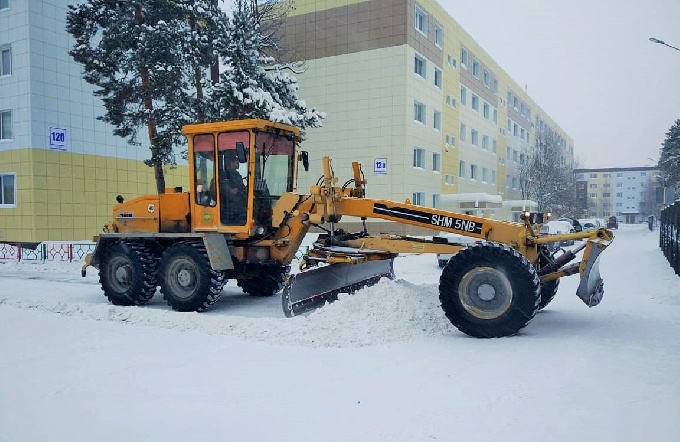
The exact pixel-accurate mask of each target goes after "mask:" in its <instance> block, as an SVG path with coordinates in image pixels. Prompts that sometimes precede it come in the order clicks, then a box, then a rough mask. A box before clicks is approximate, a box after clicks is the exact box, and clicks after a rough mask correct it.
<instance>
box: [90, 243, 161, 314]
mask: <svg viewBox="0 0 680 442" xmlns="http://www.w3.org/2000/svg"><path fill="white" fill-rule="evenodd" d="M99 282H100V284H101V285H102V290H103V291H104V295H105V296H106V297H107V298H108V299H109V301H110V302H111V304H113V305H125V306H127V305H144V304H146V303H148V302H149V300H150V299H151V298H153V295H154V293H156V288H157V286H158V260H157V258H156V256H155V255H154V253H153V252H152V251H151V249H150V248H149V247H147V246H145V245H144V244H141V243H132V242H128V243H126V242H117V243H114V244H112V245H111V247H109V248H108V250H106V251H105V252H104V255H103V256H102V259H101V262H100V264H99Z"/></svg>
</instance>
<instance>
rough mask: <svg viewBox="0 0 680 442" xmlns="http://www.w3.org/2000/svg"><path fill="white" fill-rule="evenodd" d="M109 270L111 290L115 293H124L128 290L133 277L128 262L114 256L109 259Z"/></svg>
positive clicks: (121, 257) (123, 258) (122, 257)
mask: <svg viewBox="0 0 680 442" xmlns="http://www.w3.org/2000/svg"><path fill="white" fill-rule="evenodd" d="M109 269H110V278H109V281H110V285H111V289H113V291H115V292H116V293H125V292H127V291H128V290H130V287H131V286H132V280H133V275H134V271H133V269H132V264H131V263H130V260H129V259H127V258H126V257H124V256H116V257H114V258H113V259H111V262H110V264H109Z"/></svg>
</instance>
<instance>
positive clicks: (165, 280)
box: [160, 243, 224, 312]
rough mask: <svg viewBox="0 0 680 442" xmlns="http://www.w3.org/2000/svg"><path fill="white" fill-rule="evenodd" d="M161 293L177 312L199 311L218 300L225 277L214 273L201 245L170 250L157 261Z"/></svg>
mask: <svg viewBox="0 0 680 442" xmlns="http://www.w3.org/2000/svg"><path fill="white" fill-rule="evenodd" d="M160 275H161V293H162V294H163V298H164V299H165V301H166V302H167V303H168V304H169V305H170V306H171V307H172V308H173V310H177V311H180V312H202V311H205V310H207V309H209V308H210V307H211V306H212V305H213V304H215V302H217V300H218V299H219V298H220V295H221V293H222V286H223V284H224V274H223V272H219V271H217V270H213V269H212V267H211V266H210V260H209V259H208V254H207V252H206V251H205V247H204V246H203V244H198V243H193V244H192V243H180V244H175V245H173V246H171V247H169V248H168V249H167V250H166V251H165V252H164V253H163V256H162V257H161V262H160Z"/></svg>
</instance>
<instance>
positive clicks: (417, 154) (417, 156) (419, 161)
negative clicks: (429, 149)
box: [413, 147, 425, 169]
mask: <svg viewBox="0 0 680 442" xmlns="http://www.w3.org/2000/svg"><path fill="white" fill-rule="evenodd" d="M413 167H420V168H421V169H424V168H425V149H422V148H420V147H414V148H413Z"/></svg>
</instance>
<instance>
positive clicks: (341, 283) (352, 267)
mask: <svg viewBox="0 0 680 442" xmlns="http://www.w3.org/2000/svg"><path fill="white" fill-rule="evenodd" d="M393 261H394V260H393V259H381V260H374V261H368V262H364V263H359V264H350V263H337V264H330V265H327V266H325V267H317V268H314V269H312V270H308V271H305V272H302V273H298V274H297V275H291V276H290V278H289V279H288V281H287V282H286V285H285V286H284V288H283V296H282V304H283V312H284V314H285V315H286V317H288V318H290V317H293V316H297V315H300V314H303V313H306V312H309V311H311V310H314V309H317V308H319V307H322V306H323V305H324V304H326V302H332V301H335V300H336V299H337V298H338V294H340V293H350V294H351V293H354V292H356V291H357V290H360V289H361V288H363V287H367V286H370V285H373V284H376V283H377V282H378V281H380V278H383V277H387V278H393V277H394V270H393Z"/></svg>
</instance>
